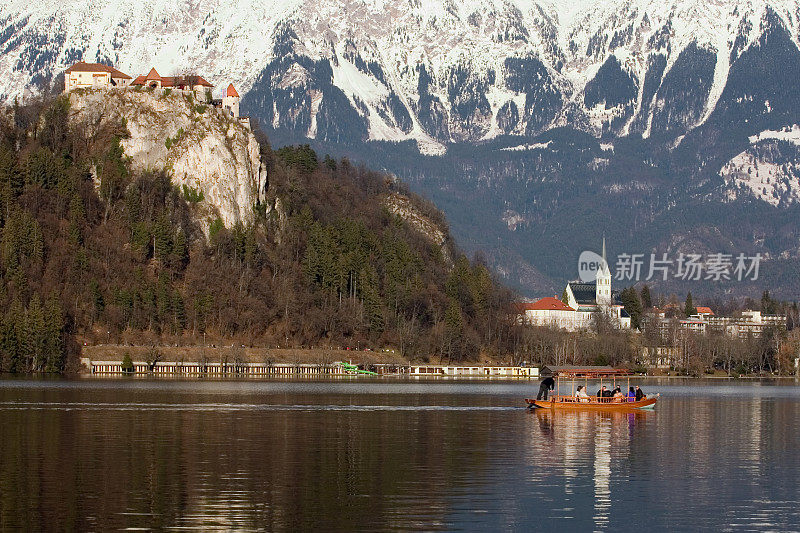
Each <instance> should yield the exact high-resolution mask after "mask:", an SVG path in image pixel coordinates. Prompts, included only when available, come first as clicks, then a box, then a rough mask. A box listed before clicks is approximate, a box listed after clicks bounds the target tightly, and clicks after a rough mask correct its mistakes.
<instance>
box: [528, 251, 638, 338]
mask: <svg viewBox="0 0 800 533" xmlns="http://www.w3.org/2000/svg"><path fill="white" fill-rule="evenodd" d="M562 300H563V301H559V300H556V299H555V298H552V297H547V298H542V299H541V300H539V301H537V302H533V303H526V304H520V312H521V315H522V316H521V320H522V321H523V322H525V323H527V324H531V325H535V326H548V327H557V328H561V329H566V330H568V331H576V330H582V329H590V328H591V327H592V325H593V321H594V315H595V313H597V312H600V313H604V314H605V315H606V316H608V318H609V319H610V321H611V323H612V325H613V326H614V327H617V328H619V329H630V327H631V317H630V316H629V315H628V313H627V312H626V311H625V309H624V306H623V305H622V302H621V301H620V299H619V293H618V291H614V290H612V289H611V269H610V268H609V267H608V261H607V260H606V240H605V239H603V254H602V260H601V262H600V265H599V268H598V269H597V274H596V277H595V280H594V281H590V282H585V281H570V282H568V283H567V286H566V287H565V288H564V294H563V296H562Z"/></svg>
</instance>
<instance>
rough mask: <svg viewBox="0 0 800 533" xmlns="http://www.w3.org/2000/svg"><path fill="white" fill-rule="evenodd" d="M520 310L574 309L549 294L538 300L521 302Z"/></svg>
mask: <svg viewBox="0 0 800 533" xmlns="http://www.w3.org/2000/svg"><path fill="white" fill-rule="evenodd" d="M519 310H520V311H574V309H573V308H571V307H570V306H568V305H567V304H565V303H564V302H562V301H561V300H559V299H558V298H554V297H552V296H547V297H545V298H542V299H541V300H539V301H536V302H523V303H520V304H519Z"/></svg>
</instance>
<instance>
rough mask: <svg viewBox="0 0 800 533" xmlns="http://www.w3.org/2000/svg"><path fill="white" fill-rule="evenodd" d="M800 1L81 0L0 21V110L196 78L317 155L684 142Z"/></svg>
mask: <svg viewBox="0 0 800 533" xmlns="http://www.w3.org/2000/svg"><path fill="white" fill-rule="evenodd" d="M799 26H800V0H749V1H725V0H717V1H707V0H685V1H680V2H674V3H669V2H661V1H650V0H616V1H608V0H573V1H570V0H556V1H547V0H542V1H539V2H536V1H533V0H465V1H461V2H454V1H452V0H288V1H287V0H281V1H277V0H266V1H258V0H232V1H230V2H215V1H212V0H189V1H184V2H164V1H163V0H137V1H132V0H121V1H116V0H115V1H111V0H92V1H90V2H80V3H79V2H61V1H53V0H43V1H41V2H36V3H30V2H26V1H22V0H10V1H7V2H5V3H4V4H3V5H2V6H0V98H1V99H3V100H8V99H10V98H13V97H15V96H20V95H23V94H25V92H26V91H29V90H31V87H32V85H35V84H36V83H41V82H43V81H45V80H48V79H50V78H51V77H54V76H56V75H57V74H58V73H59V72H61V71H62V70H63V69H64V68H65V67H66V66H69V65H70V64H71V63H73V62H74V61H75V60H77V59H81V58H83V59H84V60H87V61H102V62H111V63H113V64H115V65H116V66H117V67H118V68H120V69H121V70H123V71H126V72H128V73H132V74H138V73H145V72H146V71H147V70H148V69H149V68H150V67H151V66H155V67H156V68H157V69H158V70H159V71H160V72H162V74H169V73H172V72H180V71H186V70H192V69H194V70H197V71H199V72H202V73H203V74H204V75H205V76H207V77H209V78H210V79H212V80H213V81H214V82H216V84H217V85H218V86H220V87H221V86H223V85H224V84H225V85H226V84H227V83H228V82H233V83H234V84H236V85H237V86H238V87H240V88H241V89H242V91H243V92H245V93H248V94H247V95H246V96H245V103H246V107H247V108H249V111H250V112H251V113H252V114H254V115H255V116H257V117H258V118H260V119H261V120H262V122H264V123H265V125H266V126H268V127H269V126H271V127H274V128H286V129H289V130H292V131H295V132H298V133H302V134H303V135H305V136H308V137H310V138H319V139H324V140H329V141H340V140H343V139H348V140H351V141H352V140H354V139H356V140H367V139H369V140H390V141H400V140H407V139H413V140H416V141H417V142H418V144H419V146H420V148H421V149H422V151H424V152H434V153H436V152H441V151H442V150H444V149H445V146H446V145H447V144H448V143H451V142H463V141H466V142H478V141H482V140H486V139H492V138H495V137H498V136H501V135H506V134H511V135H527V136H530V135H536V134H538V133H541V132H543V131H546V130H548V129H552V128H554V127H558V126H563V125H571V126H573V127H578V128H580V129H583V130H584V131H588V132H591V133H593V134H595V135H600V134H603V133H610V134H613V135H625V134H628V133H639V134H642V135H644V136H645V137H647V136H650V135H655V134H660V133H663V132H675V131H677V132H678V133H685V132H686V131H687V130H690V129H691V128H693V127H694V126H697V125H699V124H702V123H703V122H704V121H706V120H707V119H708V118H709V116H710V115H711V114H712V112H713V111H714V109H715V107H716V104H717V102H718V100H719V98H720V97H721V95H722V93H723V91H724V89H725V87H726V85H727V82H728V79H729V72H730V69H731V68H732V65H734V64H735V63H736V62H737V60H738V59H739V58H740V57H741V56H742V54H743V53H745V52H746V51H747V50H748V49H749V48H751V47H752V46H753V45H754V44H755V45H757V44H758V41H759V39H760V38H762V37H763V36H764V34H765V33H768V32H771V31H781V32H783V33H785V36H786V40H787V41H788V42H791V43H792V44H794V45H795V47H797V43H798V27H799Z"/></svg>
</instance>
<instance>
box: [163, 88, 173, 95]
mask: <svg viewBox="0 0 800 533" xmlns="http://www.w3.org/2000/svg"><path fill="white" fill-rule="evenodd" d="M171 93H172V89H164V96H169V95H170V94H171Z"/></svg>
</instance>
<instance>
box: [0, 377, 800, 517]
mask: <svg viewBox="0 0 800 533" xmlns="http://www.w3.org/2000/svg"><path fill="white" fill-rule="evenodd" d="M3 385H4V383H3V382H2V381H0V530H6V529H22V530H46V529H67V530H109V529H122V528H152V529H183V528H190V529H203V530H264V529H270V530H271V529H291V530H296V529H319V530H325V531H339V530H346V531H354V530H370V531H373V530H398V529H400V530H403V529H405V530H453V529H466V530H486V529H489V530H498V529H505V530H530V529H549V528H562V529H563V528H568V529H578V530H609V529H622V528H626V527H639V528H644V529H671V530H672V529H694V528H699V527H705V528H710V529H731V528H743V529H784V530H791V529H798V527H800V511H798V508H799V506H798V503H800V489H799V488H798V483H797V479H800V458H798V454H797V453H796V450H797V449H800V431H798V429H800V428H798V420H800V418H799V417H800V394H798V391H797V390H794V392H792V390H789V388H783V389H779V390H777V392H776V394H775V395H773V396H772V397H767V395H766V394H765V393H764V392H763V391H755V387H739V388H738V389H736V394H735V395H731V396H730V397H725V396H724V395H723V394H720V393H719V392H718V391H717V390H710V391H709V392H708V393H707V394H706V395H705V396H704V395H703V394H702V390H699V388H698V387H694V388H692V389H691V395H688V394H687V395H683V396H682V395H678V394H672V395H667V394H666V393H665V395H664V396H663V399H662V401H661V402H659V405H658V407H657V409H656V411H655V412H645V411H635V412H627V413H624V412H615V413H592V412H577V411H575V412H570V411H558V410H555V411H554V410H549V409H541V410H536V411H535V412H530V411H528V410H526V409H524V408H522V407H521V406H520V399H521V398H523V397H524V396H525V395H526V393H528V392H530V391H529V390H527V389H529V388H530V385H526V384H521V385H518V384H497V386H496V387H495V386H494V385H486V384H480V383H477V384H476V383H469V384H459V383H452V384H447V385H443V384H436V386H435V387H433V388H431V389H426V388H425V387H422V388H420V386H419V384H417V383H410V384H408V386H407V387H406V386H405V384H403V383H395V384H393V385H387V384H385V383H375V384H366V385H362V384H357V383H354V384H351V385H349V387H344V386H343V385H342V384H335V385H333V386H331V385H329V384H325V383H318V384H313V383H303V384H300V385H298V386H297V387H293V386H291V385H290V384H286V383H280V384H271V383H263V384H254V383H246V384H241V383H235V382H233V383H230V384H225V383H222V384H220V383H207V384H194V385H192V384H186V383H156V384H150V385H147V384H146V383H142V382H137V383H135V384H134V385H133V386H131V387H130V388H120V387H116V388H114V387H108V388H107V387H105V385H103V384H99V385H97V386H96V385H95V384H85V383H84V384H79V386H78V385H75V384H73V383H68V384H67V385H65V386H62V385H61V384H37V383H33V382H28V384H27V386H26V385H24V383H23V382H14V385H13V386H9V387H5V386H3ZM669 386H670V387H674V385H669ZM726 387H728V386H727V385H726ZM675 388H677V387H675ZM763 388H766V387H761V389H763ZM651 389H652V391H653V392H660V391H662V392H663V390H664V389H661V390H659V389H658V387H657V384H654V385H652V386H651ZM648 392H649V391H648ZM751 392H752V393H751ZM709 509H714V512H709Z"/></svg>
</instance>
